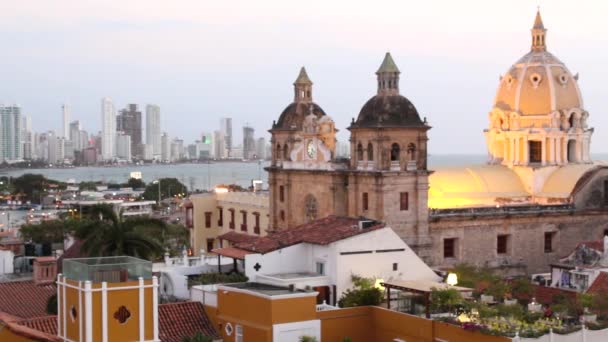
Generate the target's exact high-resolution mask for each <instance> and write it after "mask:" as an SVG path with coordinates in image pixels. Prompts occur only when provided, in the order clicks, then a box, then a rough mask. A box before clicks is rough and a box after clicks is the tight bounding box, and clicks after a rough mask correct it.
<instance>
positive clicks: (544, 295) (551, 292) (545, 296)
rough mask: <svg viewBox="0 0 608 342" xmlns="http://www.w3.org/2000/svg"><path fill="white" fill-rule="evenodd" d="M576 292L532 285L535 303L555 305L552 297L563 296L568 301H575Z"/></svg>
mask: <svg viewBox="0 0 608 342" xmlns="http://www.w3.org/2000/svg"><path fill="white" fill-rule="evenodd" d="M576 294H577V292H576V291H569V290H563V289H559V288H556V287H549V286H539V285H534V297H535V299H536V302H537V303H541V304H544V305H550V304H553V303H555V300H554V297H556V296H564V297H566V298H569V299H576Z"/></svg>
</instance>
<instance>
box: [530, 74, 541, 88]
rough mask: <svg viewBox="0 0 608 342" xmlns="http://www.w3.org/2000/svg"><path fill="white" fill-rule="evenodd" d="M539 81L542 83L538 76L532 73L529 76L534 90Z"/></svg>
mask: <svg viewBox="0 0 608 342" xmlns="http://www.w3.org/2000/svg"><path fill="white" fill-rule="evenodd" d="M541 81H542V77H541V76H540V75H539V74H537V73H534V74H532V75H530V82H532V86H533V87H534V88H536V87H538V85H539V84H540V82H541Z"/></svg>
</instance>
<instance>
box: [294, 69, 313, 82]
mask: <svg viewBox="0 0 608 342" xmlns="http://www.w3.org/2000/svg"><path fill="white" fill-rule="evenodd" d="M293 84H312V81H311V80H310V78H309V77H308V73H306V68H304V67H302V68H301V69H300V74H299V75H298V78H297V79H296V81H295V82H294V83H293Z"/></svg>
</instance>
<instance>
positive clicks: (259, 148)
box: [255, 138, 266, 159]
mask: <svg viewBox="0 0 608 342" xmlns="http://www.w3.org/2000/svg"><path fill="white" fill-rule="evenodd" d="M255 151H256V152H255V154H256V155H257V157H258V159H266V139H264V138H258V140H257V141H256V145H255Z"/></svg>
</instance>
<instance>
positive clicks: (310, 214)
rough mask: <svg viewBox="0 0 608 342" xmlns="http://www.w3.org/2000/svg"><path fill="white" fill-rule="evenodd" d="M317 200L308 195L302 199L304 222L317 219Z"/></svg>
mask: <svg viewBox="0 0 608 342" xmlns="http://www.w3.org/2000/svg"><path fill="white" fill-rule="evenodd" d="M317 208H318V205H317V199H316V198H315V196H313V195H311V194H308V195H307V196H306V198H305V199H304V219H305V220H306V222H311V221H314V220H316V219H317V210H318V209H317Z"/></svg>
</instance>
